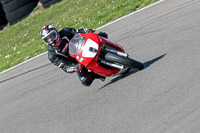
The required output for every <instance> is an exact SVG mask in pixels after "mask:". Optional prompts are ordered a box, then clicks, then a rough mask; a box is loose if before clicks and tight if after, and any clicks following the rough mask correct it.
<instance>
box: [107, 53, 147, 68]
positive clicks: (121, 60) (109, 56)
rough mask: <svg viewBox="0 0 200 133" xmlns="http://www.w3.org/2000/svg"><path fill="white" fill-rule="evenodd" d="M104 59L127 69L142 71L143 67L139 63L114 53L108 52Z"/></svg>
mask: <svg viewBox="0 0 200 133" xmlns="http://www.w3.org/2000/svg"><path fill="white" fill-rule="evenodd" d="M105 59H106V60H107V61H111V62H113V63H119V64H121V65H124V66H126V67H129V68H134V69H138V70H142V69H144V65H143V64H142V63H141V62H139V61H136V60H133V59H131V58H128V57H122V56H119V55H117V54H114V53H109V52H108V53H106V54H105Z"/></svg>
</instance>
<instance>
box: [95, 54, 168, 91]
mask: <svg viewBox="0 0 200 133" xmlns="http://www.w3.org/2000/svg"><path fill="white" fill-rule="evenodd" d="M165 55H166V54H163V55H161V56H159V57H156V58H155V59H152V60H150V61H147V62H144V63H143V65H144V69H146V68H147V67H149V66H151V65H152V64H153V63H155V62H157V61H159V60H160V59H162V58H163V57H164V56H165ZM136 72H138V70H136V69H131V70H130V71H129V72H128V73H127V74H125V75H119V76H117V77H116V78H114V79H112V80H111V81H110V82H109V83H107V84H106V85H104V86H102V87H101V88H99V89H98V90H101V89H103V88H105V87H106V86H108V85H110V84H113V83H115V82H117V81H119V80H121V79H123V78H126V77H128V76H130V75H132V74H134V73H136Z"/></svg>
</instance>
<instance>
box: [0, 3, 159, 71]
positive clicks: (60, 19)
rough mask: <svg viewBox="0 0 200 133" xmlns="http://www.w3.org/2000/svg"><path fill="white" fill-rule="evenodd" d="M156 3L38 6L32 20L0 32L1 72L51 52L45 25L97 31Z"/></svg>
mask: <svg viewBox="0 0 200 133" xmlns="http://www.w3.org/2000/svg"><path fill="white" fill-rule="evenodd" d="M156 1H159V0H62V1H61V2H60V3H57V4H55V5H53V6H51V7H50V8H48V9H43V8H42V7H41V6H40V5H38V6H37V7H36V8H35V9H34V10H33V13H32V14H31V15H30V16H29V17H28V18H26V19H24V20H23V21H21V22H19V23H17V24H15V25H12V26H9V27H7V28H5V29H4V30H3V31H0V72H1V71H3V70H6V69H8V68H10V67H12V66H14V65H16V64H18V63H20V62H23V61H25V60H27V59H29V58H31V57H33V56H36V55H38V54H40V53H42V52H45V51H46V50H47V46H46V44H45V43H44V42H43V41H42V40H41V37H40V34H39V33H40V30H41V28H42V27H43V26H44V25H47V24H52V25H54V26H55V27H56V28H57V29H58V30H61V29H62V28H63V27H73V28H93V29H95V28H98V27H100V26H101V25H103V24H105V23H107V22H109V21H112V20H114V19H117V18H119V17H121V16H123V15H126V14H128V13H130V12H133V11H135V10H137V9H140V8H142V7H145V6H147V5H149V4H151V3H154V2H156Z"/></svg>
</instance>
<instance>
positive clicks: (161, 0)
mask: <svg viewBox="0 0 200 133" xmlns="http://www.w3.org/2000/svg"><path fill="white" fill-rule="evenodd" d="M163 1H165V0H160V1H158V2H155V3H153V4H151V5H149V6H146V7H144V8H142V9H139V10H137V11H134V12H132V13H130V14H128V15H125V16H123V17H121V18H118V19H116V20H114V21H112V22H110V23H107V24H105V25H103V26H101V27H99V28H97V29H96V30H99V29H101V28H103V27H106V26H108V25H111V24H113V23H115V22H117V21H120V20H122V19H124V18H126V17H128V16H131V15H133V14H136V13H138V12H140V11H143V10H145V9H147V8H150V7H152V6H154V5H157V4H159V3H161V2H163ZM46 53H47V51H46V52H44V53H42V54H39V55H37V56H35V57H33V58H31V59H29V60H26V61H24V62H22V63H20V64H18V65H15V66H13V67H11V68H9V69H7V70H5V71H3V72H1V73H0V75H1V74H3V73H5V72H8V71H10V70H12V69H14V68H16V67H18V66H21V65H23V64H25V63H27V62H29V61H31V60H34V59H35V58H38V57H40V56H42V55H44V54H46Z"/></svg>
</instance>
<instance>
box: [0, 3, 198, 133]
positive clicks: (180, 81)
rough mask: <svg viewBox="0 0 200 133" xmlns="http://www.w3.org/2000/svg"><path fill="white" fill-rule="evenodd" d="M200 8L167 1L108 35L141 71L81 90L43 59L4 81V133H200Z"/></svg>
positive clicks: (0, 110)
mask: <svg viewBox="0 0 200 133" xmlns="http://www.w3.org/2000/svg"><path fill="white" fill-rule="evenodd" d="M199 7H200V1H199V0H165V1H164V2H161V3H159V4H157V5H155V6H152V7H150V8H147V9H145V10H143V11H140V12H138V13H136V14H133V15H131V16H129V17H126V18H124V19H122V20H120V21H117V22H115V23H113V24H111V25H108V26H106V27H104V28H102V29H101V31H106V32H108V34H109V38H110V39H111V40H114V41H116V42H117V43H119V44H120V45H122V46H123V47H124V48H125V49H126V50H127V52H128V53H129V55H130V56H131V57H132V58H134V59H137V60H139V61H141V62H143V63H144V65H145V69H144V70H142V71H138V72H136V71H133V70H132V71H131V72H129V73H128V74H127V75H125V76H122V77H112V78H107V79H106V81H105V82H101V81H100V80H95V81H94V83H93V84H92V85H91V86H90V87H84V86H82V85H81V83H80V81H79V79H78V78H77V76H76V74H66V73H64V72H63V71H62V70H60V69H59V68H57V67H56V66H53V65H52V64H50V62H49V61H48V59H47V55H46V54H44V55H43V56H40V57H39V58H36V59H34V60H32V61H30V62H27V63H25V64H23V65H21V66H19V67H16V68H15V69H12V70H10V71H8V72H6V73H3V74H1V75H0V132H1V133H199V132H200V84H199V79H200V59H199V57H200V47H199V42H200V15H199V14H200V8H199Z"/></svg>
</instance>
